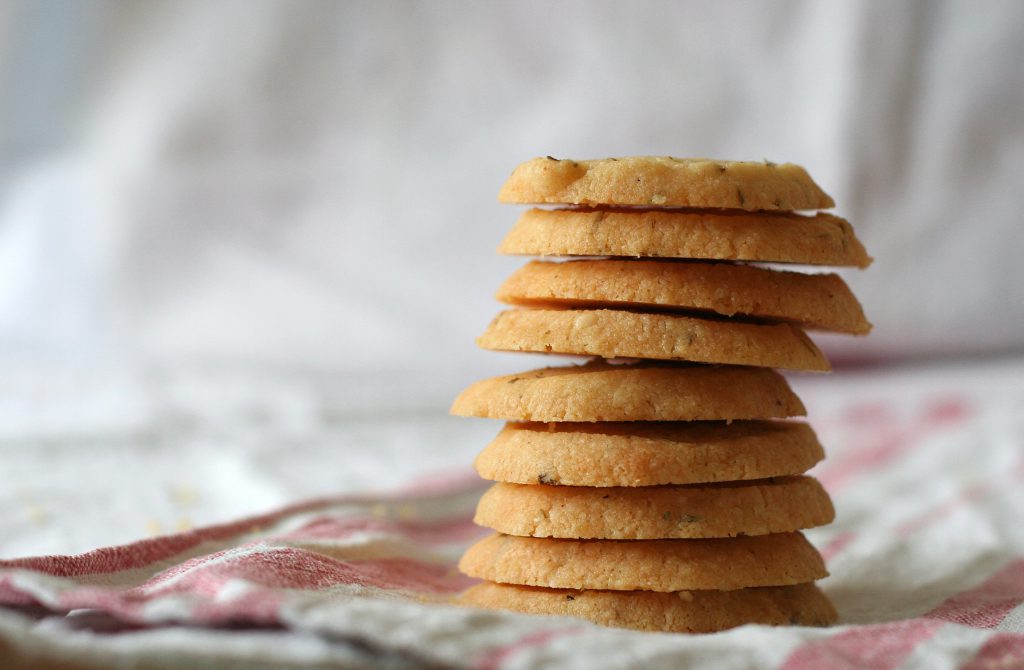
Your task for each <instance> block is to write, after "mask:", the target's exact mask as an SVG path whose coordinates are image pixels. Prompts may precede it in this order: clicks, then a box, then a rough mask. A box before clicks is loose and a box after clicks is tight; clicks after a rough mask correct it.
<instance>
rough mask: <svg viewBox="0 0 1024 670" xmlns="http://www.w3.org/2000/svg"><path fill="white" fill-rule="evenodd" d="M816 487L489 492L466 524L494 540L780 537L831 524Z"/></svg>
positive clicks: (498, 488) (805, 482)
mask: <svg viewBox="0 0 1024 670" xmlns="http://www.w3.org/2000/svg"><path fill="white" fill-rule="evenodd" d="M834 516H835V511H834V510H833V508H832V501H831V500H830V499H829V497H828V493H826V492H825V489H823V488H822V487H821V484H819V483H818V480H816V479H814V478H813V477H807V476H803V475H799V476H795V477H779V478H777V479H771V480H757V481H753V482H735V483H734V482H729V483H720V484H706V485H692V486H640V487H633V488H619V487H615V488H594V487H584V486H544V485H540V484H532V485H525V484H505V483H501V482H499V483H497V484H495V485H493V486H492V487H491V488H490V489H488V491H487V492H486V493H484V495H483V497H482V498H481V499H480V503H479V505H477V509H476V516H475V517H474V521H475V522H476V523H477V524H478V525H481V526H485V527H487V528H490V529H492V530H496V531H498V532H499V533H505V534H507V535H523V536H530V537H561V538H568V539H598V540H658V539H669V538H696V537H734V536H736V535H766V534H768V533H787V532H790V531H794V530H801V529H804V528H813V527H815V526H821V525H824V524H826V523H829V522H830V521H832V519H833V517H834Z"/></svg>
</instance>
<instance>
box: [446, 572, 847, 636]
mask: <svg viewBox="0 0 1024 670" xmlns="http://www.w3.org/2000/svg"><path fill="white" fill-rule="evenodd" d="M459 601H460V602H461V603H462V604H463V605H468V606H471V607H483V608H487V609H507V610H513V611H516V612H523V613H525V614H548V615H555V616H571V617H577V618H580V619H588V620H590V621H592V622H594V623H596V624H600V625H602V626H613V627H617V628H633V629H637V630H645V631H661V632H666V633H712V632H715V631H719V630H725V629H728V628H735V627H736V626H742V625H744V624H748V623H753V624H766V625H771V626H785V625H800V626H828V625H830V624H832V623H835V621H836V619H837V618H838V616H837V614H836V610H835V608H834V607H833V606H832V603H831V602H829V599H828V597H827V596H826V595H825V594H824V593H822V592H821V590H820V589H819V588H818V587H817V586H815V585H814V584H796V585H793V586H763V587H760V588H751V589H739V590H735V591H678V592H675V593H657V592H654V591H575V590H566V589H545V588H542V587H538V586H516V585H511V584H493V583H490V582H484V583H483V584H478V585H477V586H474V587H472V588H471V589H469V590H468V591H466V592H465V593H463V594H462V596H461V597H460V599H459Z"/></svg>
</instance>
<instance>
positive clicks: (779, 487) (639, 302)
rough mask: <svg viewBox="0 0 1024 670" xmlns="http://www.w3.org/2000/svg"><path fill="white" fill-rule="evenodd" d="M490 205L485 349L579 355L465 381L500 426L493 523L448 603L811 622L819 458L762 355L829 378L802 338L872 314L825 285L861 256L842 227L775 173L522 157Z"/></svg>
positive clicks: (694, 622) (823, 505) (796, 407)
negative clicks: (499, 306) (508, 259)
mask: <svg viewBox="0 0 1024 670" xmlns="http://www.w3.org/2000/svg"><path fill="white" fill-rule="evenodd" d="M499 199H500V200H501V201H502V202H508V203H516V204H542V205H554V206H555V208H553V209H530V210H529V211H526V212H525V213H524V214H523V215H522V217H521V218H520V220H519V222H518V223H517V224H516V226H515V227H514V229H513V230H512V231H511V232H510V233H509V235H508V236H507V238H506V239H505V240H504V242H503V243H502V245H501V248H500V251H501V252H502V253H509V254H524V255H535V256H567V257H582V258H580V259H578V260H570V261H563V262H550V261H532V262H530V263H528V264H527V265H526V266H525V267H523V268H521V269H520V270H518V271H517V272H516V273H515V274H513V275H512V277H510V278H509V279H508V280H507V281H506V282H505V284H504V285H503V286H502V287H501V288H500V290H499V292H498V298H499V299H500V300H502V301H503V302H506V303H509V304H511V305H513V306H514V307H515V308H514V309H511V310H508V311H505V312H502V313H501V314H499V315H498V316H497V318H495V319H494V321H492V322H491V324H490V326H489V327H488V328H487V330H486V332H485V333H484V334H483V335H482V336H481V337H480V338H479V339H478V341H477V342H478V344H479V345H480V346H481V347H483V348H485V349H494V350H504V351H526V352H541V353H554V354H569V355H580V356H590V357H593V359H592V360H590V361H589V362H587V363H585V364H583V365H578V366H566V367H549V368H544V369H539V370H533V371H530V372H524V373H521V374H515V375H508V376H504V377H497V378H493V379H487V380H484V381H481V382H478V383H476V384H474V385H472V386H470V387H469V388H468V389H466V390H465V391H464V392H463V393H462V394H461V395H460V396H459V397H458V398H457V399H456V401H455V403H454V405H453V407H452V413H454V414H457V415H461V416H477V417H488V418H495V419H504V420H506V421H508V422H509V423H508V424H506V426H505V427H504V429H503V430H502V431H501V432H500V434H499V435H498V436H497V438H496V439H495V440H494V441H493V442H492V443H491V444H489V445H488V446H487V447H486V448H485V449H484V450H483V452H482V453H481V454H480V455H479V456H478V458H477V460H476V468H477V471H478V472H479V473H480V475H481V476H483V477H484V478H485V479H490V480H494V481H496V482H497V483H495V484H494V486H493V487H492V488H491V489H490V490H489V491H488V492H487V493H485V494H484V496H483V498H482V499H481V501H480V504H479V506H478V508H477V513H476V522H477V523H478V524H480V525H483V526H486V527H488V528H491V529H493V530H494V531H496V533H495V534H494V535H491V536H489V537H487V538H485V539H483V540H481V541H480V542H478V543H477V544H475V545H473V546H472V547H471V548H470V549H469V550H468V551H467V552H466V554H465V555H464V556H463V558H462V560H461V562H460V564H459V567H460V569H461V570H462V571H463V572H465V573H466V574H468V575H470V576H472V577H478V578H481V579H483V580H485V581H484V582H483V583H481V584H479V585H477V586H474V587H472V588H471V589H469V590H468V591H467V592H466V593H465V594H463V596H462V598H461V602H463V603H464V604H467V605H472V606H478V607H487V608H502V609H510V610H516V611H520V612H528V613H533V614H553V615H566V616H575V617H581V618H584V619H589V620H591V621H594V622H597V623H599V624H604V625H608V626H620V627H625V628H635V629H641V630H655V631H674V632H711V631H717V630H723V629H726V628H731V627H734V626H739V625H742V624H746V623H762V624H775V625H782V624H798V625H828V624H830V623H832V622H834V621H835V620H836V612H835V609H834V608H833V606H832V604H831V603H830V602H829V600H828V598H827V597H826V596H825V595H824V594H823V593H822V592H821V591H820V590H819V589H818V587H817V586H816V585H815V584H814V582H815V580H818V579H821V578H823V577H825V576H827V574H828V573H827V572H826V570H825V565H824V561H823V560H822V558H821V556H820V554H819V553H818V552H817V550H816V549H815V548H814V547H813V546H812V545H811V544H810V543H809V542H808V541H807V540H806V539H805V538H804V536H803V535H802V534H801V532H800V531H801V530H802V529H805V528H812V527H815V526H821V525H824V524H827V523H829V522H831V521H832V519H833V516H834V512H833V509H832V503H831V501H830V499H829V497H828V494H827V493H826V492H825V490H824V489H823V488H822V487H821V485H820V484H819V483H818V482H817V481H816V480H815V479H813V478H812V477H809V476H807V475H805V474H804V473H805V472H806V471H807V470H809V469H810V468H811V467H812V466H814V464H815V463H817V462H818V461H820V460H821V459H822V458H823V456H824V453H823V450H822V447H821V445H820V444H819V443H818V440H817V438H816V437H815V434H814V432H813V431H812V430H811V428H810V427H809V426H808V425H807V424H806V423H803V422H801V421H795V420H792V418H793V417H799V416H803V415H804V414H805V411H804V406H803V404H802V403H801V401H800V399H799V398H797V397H796V395H795V394H794V393H793V392H792V390H791V389H790V387H789V385H788V384H787V382H786V380H785V379H784V378H783V377H782V376H781V375H780V374H779V373H778V372H776V371H775V370H774V369H773V368H783V369H789V370H804V371H819V372H823V371H827V370H829V369H830V366H829V363H828V361H827V360H826V359H825V357H824V355H823V354H822V353H821V351H820V350H819V349H818V348H817V347H816V346H815V345H814V343H813V342H812V341H811V340H810V339H809V338H808V337H807V335H806V334H805V333H804V330H803V329H804V328H808V329H815V330H823V331H833V332H840V333H850V334H857V335H862V334H866V333H867V332H868V331H869V330H870V328H871V325H870V324H869V323H868V322H867V320H866V319H865V317H864V313H863V311H862V309H861V306H860V304H859V303H858V302H857V299H856V298H855V297H854V296H853V294H852V293H851V292H850V290H849V288H848V287H847V286H846V284H845V283H844V282H843V281H842V279H840V278H839V277H838V276H836V275H834V274H804V273H798V272H789V271H781V270H776V269H769V268H765V267H759V266H756V265H751V263H796V264H806V265H834V266H854V267H860V268H863V267H866V266H867V265H868V264H869V263H870V262H871V259H870V257H869V256H868V255H867V253H866V252H865V250H864V248H863V246H862V245H861V244H860V242H859V241H858V240H857V238H856V237H855V236H854V233H853V230H852V228H851V227H850V225H849V223H847V222H846V221H844V220H843V219H840V218H838V217H835V216H832V215H829V214H825V213H816V214H813V215H803V214H797V213H796V212H797V211H798V210H820V209H826V208H831V207H832V206H833V202H832V199H831V198H830V197H829V196H828V195H826V194H825V193H824V192H823V191H822V190H821V189H820V188H819V187H818V186H817V185H816V184H815V183H814V182H813V181H812V180H811V178H810V177H809V176H808V175H807V173H806V172H805V171H804V170H803V169H802V168H800V167H798V166H795V165H790V164H785V165H776V164H773V163H768V162H764V163H748V162H727V161H713V160H708V159H676V158H669V157H636V158H622V159H606V160H596V161H569V160H557V159H553V158H539V159H534V160H532V161H528V162H526V163H524V164H522V165H520V166H519V167H518V168H516V170H515V171H514V172H513V174H512V176H511V177H510V178H509V180H508V181H507V182H506V184H505V185H504V187H503V188H502V191H501V194H500V196H499Z"/></svg>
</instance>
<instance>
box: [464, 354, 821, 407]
mask: <svg viewBox="0 0 1024 670" xmlns="http://www.w3.org/2000/svg"><path fill="white" fill-rule="evenodd" d="M451 412H452V414H456V415H458V416H479V417H486V418H491V419H506V420H511V421H545V422H547V421H700V420H709V421H715V420H720V419H726V420H730V419H774V418H785V417H791V416H802V415H803V414H804V413H805V410H804V406H803V403H801V402H800V399H799V398H798V397H796V395H795V394H794V393H793V391H792V390H791V389H790V388H789V384H787V383H786V380H785V379H784V378H783V377H782V376H781V375H780V374H779V373H777V372H775V371H774V370H770V369H768V368H749V367H735V366H706V365H678V364H673V363H655V362H640V363H633V364H629V365H616V364H612V363H608V362H606V361H591V362H589V363H587V364H586V365H580V366H568V367H555V368H542V369H539V370H531V371H529V372H522V373H519V374H514V375H504V376H501V377H492V378H490V379H484V380H482V381H479V382H476V383H475V384H473V385H472V386H470V387H469V388H467V389H466V390H465V391H463V392H462V393H461V394H459V397H458V398H456V399H455V402H454V404H453V405H452V408H451Z"/></svg>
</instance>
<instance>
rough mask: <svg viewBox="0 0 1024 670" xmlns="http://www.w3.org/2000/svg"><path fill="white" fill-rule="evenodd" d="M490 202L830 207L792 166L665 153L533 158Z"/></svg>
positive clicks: (823, 195)
mask: <svg viewBox="0 0 1024 670" xmlns="http://www.w3.org/2000/svg"><path fill="white" fill-rule="evenodd" d="M498 200H500V201H501V202H509V203H519V204H540V203H545V204H561V205H626V206H641V207H705V208H714V209H718V208H723V209H743V210H747V211H754V210H787V211H789V210H797V209H828V208H830V207H834V206H835V203H834V202H833V201H832V198H830V197H829V196H828V194H826V193H825V192H824V191H822V190H821V188H820V187H819V186H818V185H817V184H815V183H814V181H813V180H812V179H811V178H810V176H809V175H808V174H807V172H806V171H805V170H804V169H803V168H802V167H800V166H799V165H793V164H792V163H783V164H781V165H780V164H776V163H771V162H768V161H764V162H760V163H755V162H746V161H720V160H712V159H710V158H674V157H672V156H630V157H626V158H605V159H601V160H581V161H574V160H558V159H556V158H551V157H550V156H548V157H546V158H534V159H533V160H529V161H526V162H525V163H522V164H520V165H519V166H517V167H516V169H515V170H513V171H512V176H510V177H509V178H508V180H507V181H506V182H505V185H504V186H502V187H501V192H500V193H499V195H498Z"/></svg>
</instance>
